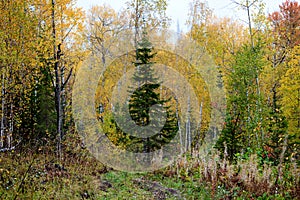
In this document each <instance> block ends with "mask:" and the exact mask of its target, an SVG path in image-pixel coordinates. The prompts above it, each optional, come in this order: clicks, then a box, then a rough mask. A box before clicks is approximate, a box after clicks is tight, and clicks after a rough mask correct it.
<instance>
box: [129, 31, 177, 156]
mask: <svg viewBox="0 0 300 200" xmlns="http://www.w3.org/2000/svg"><path fill="white" fill-rule="evenodd" d="M155 55H156V54H155V53H153V48H152V44H151V43H150V42H149V40H148V39H147V38H146V37H143V39H142V41H141V42H139V43H138V47H137V49H136V61H135V62H134V65H135V72H134V75H133V78H132V79H133V81H134V82H135V83H137V84H138V88H137V89H136V90H134V91H132V88H131V89H129V90H130V92H131V93H132V95H131V97H130V100H129V112H130V116H131V118H132V120H133V121H134V122H135V123H136V124H137V125H139V126H147V125H149V123H150V113H149V112H150V108H151V106H153V105H161V106H162V107H163V109H162V110H161V111H160V112H166V113H165V114H166V115H164V116H166V117H167V119H166V123H165V124H164V126H163V128H162V130H161V131H160V132H159V133H152V136H151V137H148V138H140V137H133V136H131V137H130V138H131V144H130V145H129V146H128V148H127V149H130V150H133V151H137V152H143V153H147V152H151V151H154V150H156V149H160V148H161V147H162V146H163V145H165V144H167V143H169V142H170V141H171V140H172V138H173V137H174V136H175V135H176V133H177V131H178V126H177V124H178V123H177V122H178V120H177V119H176V115H175V113H174V112H173V111H171V108H170V106H167V105H168V103H169V102H170V101H171V98H167V99H160V96H161V95H160V93H159V89H160V87H161V83H159V82H158V78H157V77H155V72H154V69H153V67H152V66H153V65H154V62H153V61H152V59H153V58H154V56H155ZM162 114H163V113H161V114H159V112H158V113H156V115H157V116H155V117H157V118H159V117H162V116H163V115H162ZM149 131H151V129H150V130H149Z"/></svg>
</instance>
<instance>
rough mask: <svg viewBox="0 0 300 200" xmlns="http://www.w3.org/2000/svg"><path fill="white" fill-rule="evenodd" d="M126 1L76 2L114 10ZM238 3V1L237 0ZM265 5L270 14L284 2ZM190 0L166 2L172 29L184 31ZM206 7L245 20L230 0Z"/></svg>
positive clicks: (268, 0) (275, 0) (213, 0)
mask: <svg viewBox="0 0 300 200" xmlns="http://www.w3.org/2000/svg"><path fill="white" fill-rule="evenodd" d="M126 1H128V0H77V5H78V6H80V7H83V8H84V9H85V10H88V8H90V7H91V6H92V5H102V4H104V3H105V4H109V5H111V6H112V7H113V8H114V9H115V10H119V9H121V8H122V7H124V6H125V2H126ZM237 1H240V0H237ZM264 1H265V3H266V12H267V13H271V12H273V11H275V10H278V9H279V5H281V4H282V2H284V1H285V0H264ZM190 2H192V0H168V10H167V13H168V15H169V16H170V17H171V18H172V29H176V27H177V26H176V24H177V21H178V22H179V25H180V27H181V29H183V30H185V29H186V27H185V22H186V20H187V14H188V11H189V7H190ZM207 2H208V5H209V7H210V8H212V9H213V10H214V14H216V15H217V16H220V17H224V16H227V17H231V18H234V19H240V20H241V21H242V20H245V17H246V12H245V11H242V10H240V9H238V8H237V6H236V5H235V4H234V3H232V0H208V1H207Z"/></svg>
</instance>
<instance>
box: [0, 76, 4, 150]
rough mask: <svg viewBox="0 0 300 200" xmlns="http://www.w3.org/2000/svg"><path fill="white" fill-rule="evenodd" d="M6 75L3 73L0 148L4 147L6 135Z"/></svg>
mask: <svg viewBox="0 0 300 200" xmlns="http://www.w3.org/2000/svg"><path fill="white" fill-rule="evenodd" d="M4 79H5V74H4V71H3V72H2V92H1V94H2V98H1V131H0V148H3V147H4V134H5V123H4V119H5V112H4V109H5V81H4Z"/></svg>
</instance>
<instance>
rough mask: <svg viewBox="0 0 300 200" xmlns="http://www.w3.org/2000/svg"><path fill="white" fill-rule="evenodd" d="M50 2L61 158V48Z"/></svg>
mask: <svg viewBox="0 0 300 200" xmlns="http://www.w3.org/2000/svg"><path fill="white" fill-rule="evenodd" d="M51 3H52V14H51V15H52V38H53V57H54V73H55V85H54V87H55V107H56V121H57V124H56V126H57V139H58V141H57V153H58V155H59V157H60V159H61V140H62V124H63V123H62V122H63V120H62V117H63V113H62V112H63V110H62V105H61V76H60V70H59V64H60V56H61V48H60V45H58V46H57V45H56V23H55V0H52V1H51Z"/></svg>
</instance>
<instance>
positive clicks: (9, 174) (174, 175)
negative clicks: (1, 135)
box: [0, 146, 300, 200]
mask: <svg viewBox="0 0 300 200" xmlns="http://www.w3.org/2000/svg"><path fill="white" fill-rule="evenodd" d="M71 147H72V146H70V147H65V151H64V153H63V159H61V160H60V159H58V158H57V155H56V154H53V153H49V151H48V149H47V148H39V149H38V150H37V151H33V150H32V149H31V150H27V151H22V152H17V151H16V152H5V153H0V199H266V200H267V199H270V200H271V199H300V194H299V191H300V187H299V169H298V168H297V169H295V170H296V171H293V170H291V169H290V170H288V171H286V172H284V173H285V176H286V177H285V178H283V179H282V182H281V183H279V184H281V185H282V187H281V186H280V185H276V184H273V183H272V181H273V179H272V174H271V171H272V170H273V171H274V169H275V168H266V170H261V169H257V171H259V172H253V173H259V174H261V175H257V176H258V177H259V178H258V179H257V178H256V177H253V176H252V175H251V172H250V171H245V172H243V173H244V174H248V175H249V173H250V175H251V176H252V177H251V179H250V181H243V180H241V178H240V177H242V176H243V173H242V172H240V173H239V174H238V175H236V174H237V173H236V174H234V173H231V172H230V173H229V171H230V170H229V168H228V169H227V172H226V173H225V172H224V169H222V168H220V169H218V167H217V166H218V165H216V164H214V163H213V162H210V161H208V162H206V163H207V165H206V164H201V163H200V164H199V163H198V164H197V163H196V164H195V163H193V164H191V163H192V161H191V162H188V163H187V165H184V164H183V165H182V166H179V165H175V164H174V166H170V167H167V168H165V169H161V170H159V171H155V172H151V173H126V172H119V171H115V170H113V169H109V168H107V167H105V166H103V165H102V164H101V163H100V162H99V161H97V160H96V159H95V158H93V156H91V155H90V154H89V152H88V151H87V150H85V149H81V148H80V146H78V147H76V148H74V147H72V148H71ZM251 162H252V161H251ZM251 162H248V163H247V164H246V165H245V167H244V168H245V169H247V170H248V169H249V170H251V171H254V169H255V168H254V167H252V165H255V164H253V163H251ZM208 166H210V167H208ZM241 166H242V165H241ZM207 168H210V169H207ZM241 168H243V167H241ZM203 169H206V172H205V173H204V171H203ZM240 171H243V169H241V170H240ZM267 172H270V174H269V175H268V174H267ZM295 173H298V175H297V174H295ZM230 174H233V175H230ZM264 177H267V178H264ZM271 179H272V180H271Z"/></svg>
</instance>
